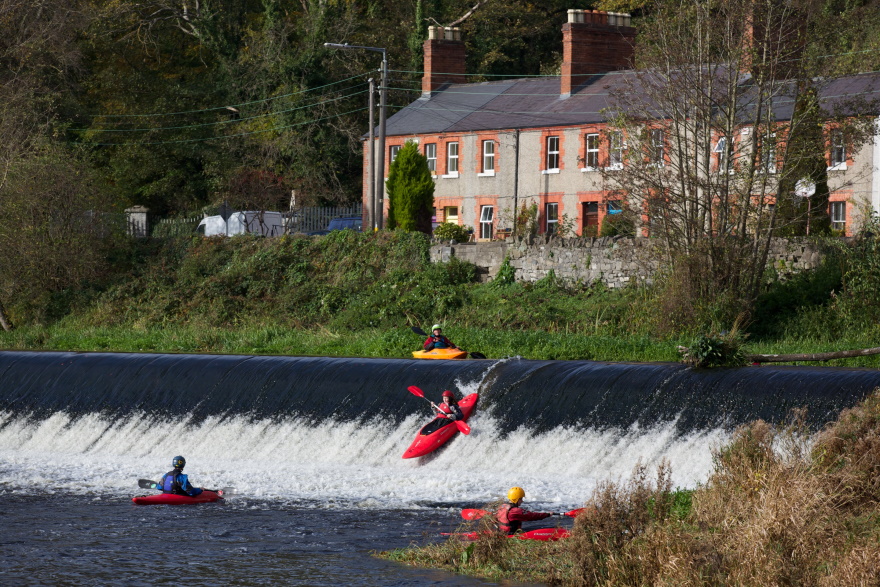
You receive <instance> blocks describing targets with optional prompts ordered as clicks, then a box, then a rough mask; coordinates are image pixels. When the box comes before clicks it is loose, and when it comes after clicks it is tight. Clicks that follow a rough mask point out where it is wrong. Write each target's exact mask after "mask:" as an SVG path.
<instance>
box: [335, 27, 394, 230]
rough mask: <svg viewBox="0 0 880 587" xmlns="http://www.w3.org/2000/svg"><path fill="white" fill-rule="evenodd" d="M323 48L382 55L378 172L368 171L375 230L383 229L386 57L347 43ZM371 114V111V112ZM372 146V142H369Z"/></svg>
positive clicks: (371, 49)
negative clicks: (370, 182) (370, 181)
mask: <svg viewBox="0 0 880 587" xmlns="http://www.w3.org/2000/svg"><path fill="white" fill-rule="evenodd" d="M324 46H325V47H329V48H331V49H345V50H353V49H358V50H362V51H375V52H376V53H381V54H382V79H381V80H380V82H379V144H378V146H377V148H378V151H379V158H378V159H379V160H378V161H377V165H376V166H375V167H378V171H377V170H376V169H375V167H374V168H373V169H370V171H371V172H372V173H373V176H374V177H373V180H374V185H375V188H374V189H375V190H376V198H377V200H378V202H376V207H375V208H374V209H373V214H374V215H375V216H376V218H375V225H376V227H377V228H384V224H385V222H384V218H383V216H384V211H385V182H384V177H385V105H386V100H385V95H386V94H387V93H388V55H387V52H386V51H385V49H383V48H382V47H364V46H362V45H349V44H348V43H324ZM371 113H372V110H371ZM371 144H372V141H371Z"/></svg>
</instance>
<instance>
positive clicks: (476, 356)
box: [470, 353, 486, 359]
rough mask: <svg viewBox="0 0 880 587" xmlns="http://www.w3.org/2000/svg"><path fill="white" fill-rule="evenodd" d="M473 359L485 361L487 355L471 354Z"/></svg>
mask: <svg viewBox="0 0 880 587" xmlns="http://www.w3.org/2000/svg"><path fill="white" fill-rule="evenodd" d="M470 355H471V358H472V359H485V358H486V355H484V354H483V353H470Z"/></svg>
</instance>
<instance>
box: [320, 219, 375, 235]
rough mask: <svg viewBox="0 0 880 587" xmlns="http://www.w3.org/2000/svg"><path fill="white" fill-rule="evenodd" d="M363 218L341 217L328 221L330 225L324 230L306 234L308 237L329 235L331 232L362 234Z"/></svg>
mask: <svg viewBox="0 0 880 587" xmlns="http://www.w3.org/2000/svg"><path fill="white" fill-rule="evenodd" d="M363 222H364V220H363V218H361V217H360V216H343V217H341V218H334V219H333V220H331V221H330V224H329V225H328V226H327V229H326V230H313V231H312V232H307V233H306V234H308V235H309V236H315V235H320V234H330V231H331V230H346V229H348V230H354V231H355V232H363Z"/></svg>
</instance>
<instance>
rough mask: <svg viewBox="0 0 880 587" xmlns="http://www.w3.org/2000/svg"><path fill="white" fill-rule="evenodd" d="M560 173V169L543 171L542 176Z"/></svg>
mask: <svg viewBox="0 0 880 587" xmlns="http://www.w3.org/2000/svg"><path fill="white" fill-rule="evenodd" d="M556 173H559V169H542V170H541V175H553V174H556Z"/></svg>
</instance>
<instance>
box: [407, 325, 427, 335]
mask: <svg viewBox="0 0 880 587" xmlns="http://www.w3.org/2000/svg"><path fill="white" fill-rule="evenodd" d="M410 330H412V331H413V332H415V333H416V334H421V335H422V336H428V334H427V333H426V332H425V331H424V330H422V329H421V328H419V327H418V326H412V327H411V328H410Z"/></svg>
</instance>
